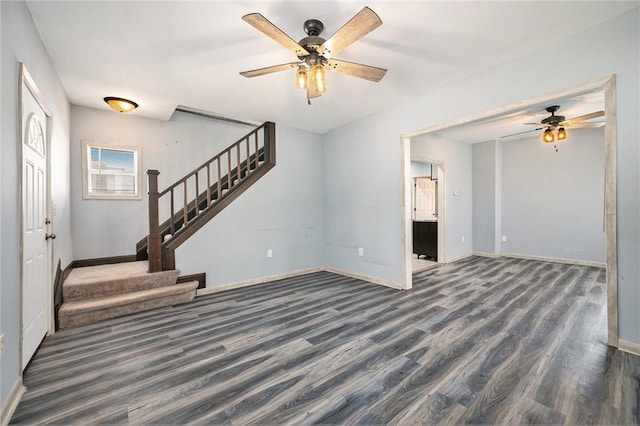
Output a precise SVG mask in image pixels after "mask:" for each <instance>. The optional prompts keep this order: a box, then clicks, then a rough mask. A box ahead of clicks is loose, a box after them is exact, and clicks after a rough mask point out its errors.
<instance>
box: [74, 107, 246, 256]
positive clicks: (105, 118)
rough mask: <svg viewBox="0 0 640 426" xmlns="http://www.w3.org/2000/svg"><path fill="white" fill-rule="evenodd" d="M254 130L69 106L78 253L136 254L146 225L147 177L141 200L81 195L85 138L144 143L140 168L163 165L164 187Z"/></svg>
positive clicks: (190, 119) (181, 117)
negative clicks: (82, 148) (82, 143)
mask: <svg viewBox="0 0 640 426" xmlns="http://www.w3.org/2000/svg"><path fill="white" fill-rule="evenodd" d="M250 130H251V128H250V127H248V126H242V125H239V124H231V123H227V122H223V121H218V120H212V119H206V118H202V117H198V116H194V115H192V114H185V113H179V112H178V113H175V114H174V115H173V117H172V118H171V119H170V120H169V121H159V120H153V119H149V118H144V117H137V116H135V115H126V114H117V113H114V112H112V111H110V110H98V109H94V108H85V107H79V106H73V107H72V108H71V177H72V180H71V191H72V214H73V231H74V232H73V247H74V255H75V259H87V258H94V257H107V256H119V255H125V254H134V253H135V247H136V242H137V241H138V240H140V238H142V237H144V236H145V235H146V234H147V233H148V232H149V231H148V229H149V228H148V226H149V225H148V207H147V206H148V204H147V197H146V194H147V192H148V189H147V179H146V174H145V175H144V177H143V191H142V193H143V197H142V200H95V199H91V200H85V199H83V198H82V163H81V141H82V140H83V139H88V140H91V141H94V142H97V143H104V144H109V145H122V146H140V147H142V169H143V170H145V171H146V170H147V169H156V170H159V171H160V176H158V185H159V187H160V189H164V188H166V187H167V186H169V185H171V184H173V183H174V182H175V181H177V180H178V179H180V178H181V177H183V176H184V175H185V174H187V173H189V172H191V171H192V170H193V169H195V168H196V167H197V166H199V165H200V164H202V163H203V162H204V161H206V160H207V159H209V158H211V157H213V156H214V155H215V154H217V153H218V152H219V151H221V150H222V149H223V148H226V147H227V146H229V145H231V144H232V143H233V142H235V141H236V140H238V139H239V138H240V137H242V136H243V135H244V134H246V133H248V132H249V131H250Z"/></svg>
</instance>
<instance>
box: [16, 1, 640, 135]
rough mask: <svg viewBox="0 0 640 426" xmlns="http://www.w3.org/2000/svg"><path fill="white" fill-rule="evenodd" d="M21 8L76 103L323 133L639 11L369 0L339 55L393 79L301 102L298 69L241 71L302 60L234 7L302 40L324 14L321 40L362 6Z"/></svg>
mask: <svg viewBox="0 0 640 426" xmlns="http://www.w3.org/2000/svg"><path fill="white" fill-rule="evenodd" d="M27 4H28V7H29V9H30V11H31V13H32V15H33V18H34V21H35V23H36V26H37V28H38V31H39V33H40V35H41V37H42V39H43V41H44V44H45V47H46V49H47V51H48V52H49V55H50V56H51V59H52V61H53V64H54V66H55V68H56V70H57V72H58V75H59V76H60V79H61V81H62V84H63V86H64V89H65V91H66V93H67V95H68V97H69V100H70V101H71V103H72V104H75V105H81V106H87V107H93V108H101V109H108V107H107V105H106V104H104V102H103V101H102V98H104V97H105V96H121V97H125V98H129V99H133V100H135V101H136V102H138V103H139V104H140V107H139V108H138V109H137V110H136V111H135V112H134V113H133V114H136V115H140V116H146V117H152V118H157V119H163V120H166V119H168V118H170V116H171V115H172V113H173V111H174V110H175V108H176V106H178V105H184V106H187V107H191V108H196V109H201V110H205V111H209V112H211V113H214V114H219V115H222V116H227V117H232V118H236V119H241V120H248V121H255V122H262V121H266V120H270V121H275V122H278V123H282V124H286V125H289V126H293V127H298V128H302V129H306V130H310V131H313V132H318V133H325V132H327V131H329V130H331V129H334V128H336V127H339V126H341V125H343V124H346V123H348V122H351V121H354V120H357V119H359V118H361V117H364V116H367V115H371V114H373V113H376V112H378V111H381V110H383V109H386V108H388V107H390V106H392V105H394V104H397V103H399V102H402V101H403V100H404V99H407V98H409V97H414V96H416V95H419V94H422V93H426V92H428V91H430V90H432V89H434V88H436V87H439V86H442V85H443V84H446V83H448V82H452V81H455V80H457V79H461V78H464V77H466V76H469V75H472V74H475V73H477V72H480V71H481V70H484V69H487V68H489V67H492V66H494V65H496V64H499V63H502V62H505V61H509V60H511V59H513V58H516V57H518V56H520V55H523V54H525V53H527V52H530V51H533V50H536V49H539V48H542V47H544V46H545V45H548V44H549V43H552V42H554V41H555V40H559V39H562V38H564V37H567V36H569V35H571V34H574V33H577V32H580V31H582V30H584V29H587V28H589V27H592V26H594V25H597V24H599V23H601V22H604V21H606V20H608V19H611V18H612V17H614V16H617V15H620V14H623V13H625V12H627V11H629V10H631V9H634V8H636V7H638V2H635V1H634V2H618V1H612V2H609V1H596V2H576V1H567V2H545V1H537V2H521V1H511V2H486V1H469V2H452V1H446V2H445V1H439V2H436V1H370V2H368V3H366V5H368V6H369V7H371V8H372V9H373V10H374V11H375V12H376V13H377V14H378V15H379V16H380V17H381V19H382V21H383V25H382V26H381V27H379V28H378V29H376V30H374V31H373V32H372V33H370V34H368V35H367V36H365V37H364V38H363V39H362V40H360V41H358V42H357V43H355V44H353V45H352V46H350V47H348V48H346V49H345V50H343V51H342V52H340V53H339V54H338V55H336V57H337V58H339V59H344V60H348V61H353V62H360V63H364V64H368V65H374V66H378V67H382V68H387V69H388V70H389V71H388V72H387V75H386V76H385V77H384V79H383V80H382V81H381V82H380V83H373V82H369V81H366V80H361V79H358V78H354V77H349V76H345V75H343V74H338V73H329V75H328V76H327V86H328V88H327V92H326V93H325V94H324V95H323V96H322V97H321V98H318V99H316V100H314V101H313V104H312V105H311V106H309V105H307V103H306V98H305V94H304V93H302V92H300V91H298V90H296V89H295V85H294V71H293V70H292V71H284V72H280V73H275V74H270V75H265V76H261V77H255V78H252V79H247V78H244V77H242V76H240V75H239V74H238V73H239V72H240V71H245V70H250V69H254V68H262V67H265V66H270V65H275V64H281V63H286V62H291V61H295V60H296V58H295V56H294V55H293V54H292V53H291V52H289V51H288V50H286V49H285V48H283V47H282V46H280V45H279V44H278V43H276V42H275V41H273V40H271V39H269V38H267V37H266V36H265V35H264V34H262V33H261V32H259V31H258V30H256V29H255V28H253V27H251V26H250V25H248V24H247V23H245V22H244V21H242V20H241V17H242V16H243V15H245V14H247V13H251V12H259V13H261V14H263V15H264V16H265V17H267V18H268V19H269V20H270V21H271V22H273V23H274V24H275V25H277V26H278V27H279V28H280V29H282V30H283V31H284V32H285V33H287V34H289V35H290V36H291V37H292V38H293V39H295V40H299V39H301V38H302V37H304V36H305V34H304V32H303V30H302V23H303V22H304V21H305V20H306V19H309V18H315V19H319V20H321V21H322V22H323V23H324V25H325V32H324V33H323V34H322V36H323V37H325V38H328V37H329V36H330V35H331V34H333V33H334V32H335V31H336V30H338V28H339V27H340V26H342V25H343V24H344V23H345V22H346V21H348V20H349V19H350V18H351V17H352V16H353V15H354V14H356V13H357V12H358V11H359V10H360V9H361V8H362V7H363V6H364V5H365V3H362V2H359V1H346V0H343V1H324V2H321V1H289V2H283V1H253V2H249V1H195V2H191V1H173V2H168V1H161V2H158V1H126V2H121V1H112V0H108V1H75V2H65V1H33V0H27ZM568 101H569V100H568ZM578 103H579V102H578ZM569 104H570V102H569ZM569 104H568V105H565V106H566V107H567V108H569V107H571V105H569ZM592 107H593V105H589V106H588V107H587V109H589V108H592ZM592 110H593V109H590V110H589V111H587V112H591V111H592ZM575 111H576V112H575V113H573V112H572V111H569V110H568V109H565V107H563V110H562V111H561V112H563V115H566V116H567V117H571V116H574V115H579V114H578V113H579V112H578V109H577V108H576V109H575ZM525 113H528V114H532V115H530V116H529V117H526V119H525V120H521V118H522V117H518V120H519V121H518V123H517V124H518V125H519V126H520V127H519V128H521V124H520V123H522V122H523V121H532V120H533V121H536V120H539V119H540V118H543V117H544V108H543V106H540V108H538V111H537V113H536V111H527V112H525ZM502 121H503V122H504V121H505V120H502ZM494 133H495V130H494ZM494 137H496V135H495V134H494V135H493V136H491V137H488V138H487V139H486V140H489V139H492V138H494Z"/></svg>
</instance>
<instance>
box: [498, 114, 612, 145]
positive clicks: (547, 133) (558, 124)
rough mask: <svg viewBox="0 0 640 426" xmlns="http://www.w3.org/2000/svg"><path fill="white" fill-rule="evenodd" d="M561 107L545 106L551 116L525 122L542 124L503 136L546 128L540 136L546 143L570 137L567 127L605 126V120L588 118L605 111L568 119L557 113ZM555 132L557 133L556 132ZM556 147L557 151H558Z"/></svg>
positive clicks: (595, 116) (600, 115)
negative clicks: (537, 121) (535, 121)
mask: <svg viewBox="0 0 640 426" xmlns="http://www.w3.org/2000/svg"><path fill="white" fill-rule="evenodd" d="M559 109H560V106H559V105H552V106H549V107H546V108H545V111H547V112H548V113H550V114H551V115H550V116H549V117H546V118H544V119H542V120H541V121H540V122H539V123H524V124H526V125H533V126H541V127H538V128H536V129H533V130H527V131H525V132H518V133H514V134H511V135H506V136H502V138H507V137H510V136H516V135H520V134H524V133H529V132H537V131H539V130H542V129H544V131H543V132H542V135H540V138H541V139H542V142H544V143H554V142H556V141H564V140H567V138H568V137H569V133H568V132H567V129H566V127H573V128H596V127H602V126H604V122H593V121H590V122H587V120H591V119H593V118H598V117H603V116H604V111H594V112H591V113H589V114H584V115H580V116H578V117H573V118H570V119H566V118H565V116H563V115H556V111H558V110H559ZM554 132H555V133H554ZM557 150H558V149H557V147H556V151H557Z"/></svg>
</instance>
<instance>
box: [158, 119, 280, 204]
mask: <svg viewBox="0 0 640 426" xmlns="http://www.w3.org/2000/svg"><path fill="white" fill-rule="evenodd" d="M268 123H269V122H268V121H267V122H265V123H262V124H261V125H260V126H259V127H256V128H255V129H253V130H252V131H250V132H249V133H247V134H246V135H244V136H243V137H241V138H240V139H238V140H237V141H236V142H234V143H232V144H231V145H229V146H228V147H227V148H225V149H224V150H223V151H220V152H219V153H218V154H216V155H214V156H213V157H212V158H211V159H209V160H207V161H205V162H204V163H202V164H201V165H200V166H198V167H196V168H195V169H194V170H193V171H192V172H191V173H187V174H186V175H185V176H184V177H182V178H180V179H178V180H177V181H176V182H175V183H174V184H173V185H170V186H169V187H168V188H167V189H165V190H164V191H162V192H161V193H160V194H159V195H158V196H159V197H162V196H163V195H165V194H167V193H168V192H169V191H171V189H173V188H176V187H178V186H179V185H180V184H182V183H183V182H184V181H186V180H187V179H188V178H189V177H191V176H194V175H196V174H197V173H198V172H199V171H201V170H203V169H204V168H205V167H207V165H209V164H211V163H213V162H214V161H217V160H218V159H219V158H222V157H223V156H224V154H226V153H227V152H230V151H231V150H232V149H233V148H235V147H237V146H238V145H239V144H240V143H241V142H244V141H245V140H247V139H248V138H249V137H250V136H252V135H256V137H257V134H258V131H260V130H262V129H264V128H265V126H266V125H267V124H268ZM256 146H257V145H256Z"/></svg>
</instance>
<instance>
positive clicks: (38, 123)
mask: <svg viewBox="0 0 640 426" xmlns="http://www.w3.org/2000/svg"><path fill="white" fill-rule="evenodd" d="M22 84H23V87H22V163H23V164H22V241H23V245H22V368H23V369H24V368H25V367H26V366H27V364H28V363H29V360H30V359H31V357H32V356H33V354H34V353H35V351H36V349H37V348H38V346H39V345H40V342H41V341H42V339H43V338H44V336H45V335H46V333H47V330H48V326H49V324H48V311H49V304H48V298H49V294H50V293H49V274H48V273H47V269H48V266H49V264H48V259H49V257H50V256H49V255H48V253H49V252H48V243H47V240H46V238H45V237H46V228H47V226H46V225H47V224H46V223H45V221H46V220H47V218H46V211H47V210H46V209H47V188H48V184H47V179H48V177H47V155H48V153H47V143H46V141H47V140H48V139H47V134H46V132H47V125H46V123H47V115H46V114H45V111H43V109H42V108H41V107H40V105H39V103H38V102H37V100H36V98H35V97H34V95H33V94H32V92H31V90H29V87H28V86H27V84H25V82H24V81H23V83H22Z"/></svg>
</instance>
